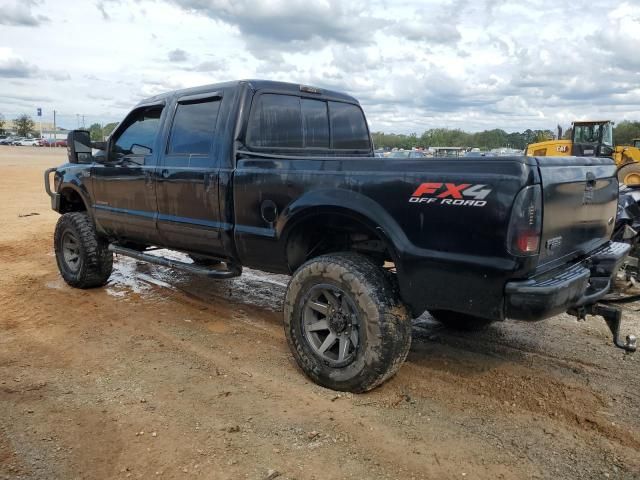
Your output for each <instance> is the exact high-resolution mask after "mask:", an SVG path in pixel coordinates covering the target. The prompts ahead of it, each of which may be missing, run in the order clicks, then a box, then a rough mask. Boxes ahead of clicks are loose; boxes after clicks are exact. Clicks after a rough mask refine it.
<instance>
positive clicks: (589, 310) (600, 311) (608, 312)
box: [568, 303, 637, 352]
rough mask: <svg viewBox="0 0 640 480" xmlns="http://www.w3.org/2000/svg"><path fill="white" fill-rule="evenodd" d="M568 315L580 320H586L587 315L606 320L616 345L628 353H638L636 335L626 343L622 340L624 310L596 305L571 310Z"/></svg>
mask: <svg viewBox="0 0 640 480" xmlns="http://www.w3.org/2000/svg"><path fill="white" fill-rule="evenodd" d="M568 313H569V314H571V315H574V316H576V317H578V320H584V319H585V317H586V316H587V315H594V316H596V317H602V318H604V321H605V322H606V324H607V327H609V330H611V333H612V334H613V343H614V345H615V346H616V347H618V348H621V349H623V350H625V351H627V352H635V351H636V343H637V339H636V336H635V335H627V338H626V341H623V340H622V339H621V338H620V325H621V324H622V310H621V309H620V308H618V307H613V306H610V305H605V304H603V303H594V304H592V305H585V306H582V307H578V308H576V309H572V310H569V312H568Z"/></svg>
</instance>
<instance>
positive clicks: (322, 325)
mask: <svg viewBox="0 0 640 480" xmlns="http://www.w3.org/2000/svg"><path fill="white" fill-rule="evenodd" d="M318 330H329V322H328V321H327V320H326V319H322V320H318V321H317V322H314V323H312V324H311V325H309V326H308V327H307V331H309V332H317V331H318Z"/></svg>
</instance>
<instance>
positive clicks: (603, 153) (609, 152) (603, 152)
mask: <svg viewBox="0 0 640 480" xmlns="http://www.w3.org/2000/svg"><path fill="white" fill-rule="evenodd" d="M614 151H615V150H614V149H613V147H610V146H609V145H600V148H599V151H598V156H599V157H611V156H613V152H614Z"/></svg>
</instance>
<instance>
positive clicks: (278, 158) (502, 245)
mask: <svg viewBox="0 0 640 480" xmlns="http://www.w3.org/2000/svg"><path fill="white" fill-rule="evenodd" d="M68 145H69V147H68V151H69V163H67V164H65V165H62V166H60V167H58V168H55V169H50V170H48V171H47V172H46V174H45V180H46V183H45V186H46V189H47V192H48V193H49V195H50V196H51V201H52V206H53V209H54V210H56V211H57V212H59V213H61V214H62V216H61V217H60V219H59V221H58V224H57V226H56V230H55V235H54V237H55V240H54V245H55V253H56V259H57V263H58V267H59V269H60V273H61V275H62V277H63V278H64V280H65V281H66V282H67V283H68V284H69V285H71V286H74V287H78V288H90V287H98V286H101V285H104V284H105V283H106V282H107V280H108V279H109V275H110V274H111V269H112V262H113V253H114V252H115V253H118V254H122V255H128V256H131V257H134V258H137V259H141V260H146V261H149V262H154V263H160V264H163V265H167V266H170V267H174V268H181V269H184V270H187V271H190V272H192V273H196V274H204V275H208V276H210V277H212V278H229V277H232V276H236V275H240V273H241V271H242V266H247V267H251V268H256V269H260V270H264V271H267V272H274V273H285V274H289V275H292V277H291V281H290V283H289V285H288V288H287V292H286V298H285V306H284V324H285V330H286V336H287V340H288V342H289V345H290V347H291V350H292V352H293V355H294V356H295V358H296V360H297V362H298V364H299V365H300V367H301V368H302V369H303V370H304V372H305V373H306V374H307V375H308V376H309V377H311V378H312V379H313V380H314V381H316V382H317V383H319V384H321V385H324V386H327V387H329V388H333V389H337V390H347V391H353V392H361V391H366V390H369V389H372V388H374V387H376V386H377V385H379V384H381V383H382V382H383V381H384V380H385V379H387V378H389V377H391V376H392V375H393V374H394V373H395V372H396V371H397V370H398V369H399V368H400V366H401V364H402V362H403V361H404V359H405V357H406V356H407V352H408V351H409V346H410V342H411V322H410V319H411V318H412V317H416V316H418V315H420V314H422V313H423V312H424V311H425V310H429V311H430V312H431V314H432V315H433V316H434V317H435V318H436V319H438V320H440V321H442V322H443V323H445V324H453V325H458V326H460V325H466V326H482V325H486V324H488V323H490V322H492V321H496V320H503V319H505V318H512V319H520V320H540V319H543V318H546V317H550V316H552V315H556V314H558V313H560V312H565V311H567V310H570V311H572V312H573V313H574V314H575V315H577V316H579V317H584V315H586V314H587V313H590V314H600V315H603V316H605V319H607V321H608V323H609V324H610V327H611V328H612V330H614V336H615V339H616V342H617V343H618V344H619V346H621V347H623V348H626V349H628V350H631V349H633V348H634V347H635V345H634V344H633V339H628V341H627V343H624V342H622V341H620V340H619V339H618V332H617V329H618V327H619V325H620V315H619V311H615V310H614V309H611V308H610V307H606V306H603V305H599V304H597V302H598V300H600V299H601V298H602V297H603V296H604V295H605V294H606V293H607V291H608V289H609V285H610V282H611V277H612V275H613V274H614V272H615V271H616V269H617V268H618V266H619V264H620V262H621V261H622V260H623V258H624V256H625V255H626V253H627V251H628V248H629V247H628V245H626V244H622V243H614V242H611V241H610V237H611V233H612V229H613V226H614V218H615V215H616V205H617V193H618V182H617V180H616V167H615V165H614V163H613V162H612V161H611V160H610V159H602V158H587V157H583V158H575V157H541V158H536V157H524V156H520V157H492V158H482V159H473V158H460V159H455V160H451V159H438V158H434V159H384V158H376V157H374V153H373V145H372V142H371V137H370V134H369V130H368V126H367V122H366V120H365V117H364V114H363V112H362V109H361V108H360V105H359V104H358V102H357V101H356V100H355V99H354V98H352V97H350V96H348V95H345V94H342V93H338V92H333V91H329V90H324V89H318V88H314V87H307V86H301V85H294V84H288V83H279V82H271V81H261V80H251V81H238V82H230V83H221V84H216V85H209V86H204V87H198V88H191V89H188V90H180V91H176V92H171V93H167V94H164V95H158V96H155V97H152V98H149V99H147V100H144V101H142V102H141V103H140V104H139V105H138V106H136V107H135V108H134V109H133V110H132V111H131V113H129V115H128V116H127V117H126V118H125V119H124V120H123V121H122V123H120V125H119V126H118V127H117V128H116V130H115V131H114V132H113V134H112V135H111V137H110V138H109V140H108V141H107V142H105V143H100V144H91V142H90V140H89V136H88V132H86V131H74V132H71V133H70V134H69V141H68ZM91 147H94V148H98V149H100V151H99V152H98V154H96V155H92V153H91V152H92V150H91ZM52 172H55V175H54V181H53V187H52V186H51V184H50V181H51V179H50V173H52ZM151 248H167V249H173V250H177V251H182V252H185V253H187V254H189V255H190V256H191V258H192V259H193V263H189V262H188V261H185V262H177V261H175V260H171V259H169V258H160V257H157V256H154V255H150V254H149V253H146V252H145V250H149V249H151Z"/></svg>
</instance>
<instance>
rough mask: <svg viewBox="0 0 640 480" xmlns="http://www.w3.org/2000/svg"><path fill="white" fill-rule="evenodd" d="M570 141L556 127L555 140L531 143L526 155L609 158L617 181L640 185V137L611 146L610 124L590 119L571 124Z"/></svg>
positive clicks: (606, 121) (611, 124) (610, 122)
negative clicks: (614, 164)
mask: <svg viewBox="0 0 640 480" xmlns="http://www.w3.org/2000/svg"><path fill="white" fill-rule="evenodd" d="M571 127H572V132H571V140H561V138H562V130H561V129H560V128H558V140H547V141H544V142H537V143H531V144H529V145H527V148H526V150H525V155H529V156H532V157H544V156H552V157H560V156H569V155H573V156H576V157H611V158H612V159H613V161H614V162H616V165H617V166H618V181H619V182H620V183H624V184H625V185H640V138H636V139H634V140H633V141H632V145H618V146H614V143H613V122H612V121H611V120H593V121H585V122H573V123H572V124H571Z"/></svg>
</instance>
